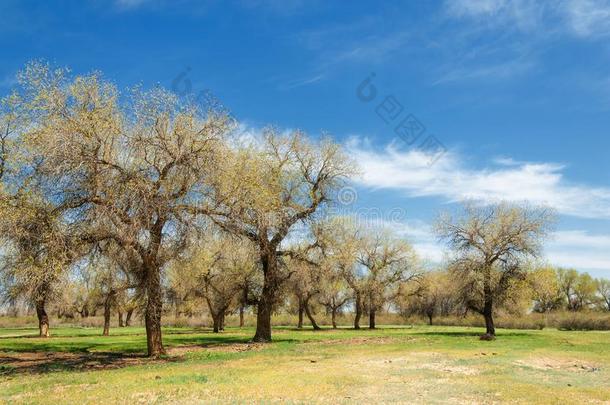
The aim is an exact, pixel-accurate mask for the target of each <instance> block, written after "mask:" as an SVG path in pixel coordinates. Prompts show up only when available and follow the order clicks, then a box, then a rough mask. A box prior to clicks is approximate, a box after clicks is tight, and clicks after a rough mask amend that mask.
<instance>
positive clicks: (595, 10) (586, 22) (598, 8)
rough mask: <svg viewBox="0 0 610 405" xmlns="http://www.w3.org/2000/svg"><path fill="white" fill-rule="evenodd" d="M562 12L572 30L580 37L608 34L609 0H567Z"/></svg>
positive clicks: (609, 23) (609, 30) (609, 28)
mask: <svg viewBox="0 0 610 405" xmlns="http://www.w3.org/2000/svg"><path fill="white" fill-rule="evenodd" d="M564 12H565V18H566V20H567V23H568V24H569V26H570V28H571V29H572V32H573V33H574V34H576V35H578V36H581V37H597V36H606V35H609V34H610V1H604V0H568V1H565V2H564Z"/></svg>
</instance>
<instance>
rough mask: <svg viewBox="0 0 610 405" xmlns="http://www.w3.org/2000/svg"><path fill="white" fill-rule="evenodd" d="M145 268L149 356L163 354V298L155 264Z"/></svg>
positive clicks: (145, 314)
mask: <svg viewBox="0 0 610 405" xmlns="http://www.w3.org/2000/svg"><path fill="white" fill-rule="evenodd" d="M145 270H146V276H147V280H146V295H147V297H146V309H145V313H144V323H145V326H146V345H147V347H148V356H149V357H158V356H160V355H162V354H165V349H164V348H163V340H162V336H161V314H162V310H163V300H162V291H161V274H160V272H159V269H158V268H157V267H156V266H148V268H147V269H145Z"/></svg>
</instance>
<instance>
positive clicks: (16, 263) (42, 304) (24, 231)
mask: <svg viewBox="0 0 610 405" xmlns="http://www.w3.org/2000/svg"><path fill="white" fill-rule="evenodd" d="M0 212H1V213H2V216H3V221H2V222H0V235H1V237H2V239H3V240H4V246H3V258H2V259H3V260H2V267H1V270H2V276H3V283H4V284H5V286H7V289H8V292H9V296H10V297H20V296H21V297H27V299H28V300H29V302H30V303H32V305H33V306H34V307H35V309H36V315H37V317H38V326H39V332H40V336H41V337H48V336H49V335H50V332H49V316H48V313H47V305H48V303H49V302H50V301H51V300H53V299H54V298H55V297H56V296H57V295H59V293H60V288H59V287H60V285H61V284H62V283H63V282H64V281H65V276H66V273H67V269H68V267H69V265H70V263H71V262H72V261H73V260H74V257H75V255H76V253H75V251H74V247H75V244H74V241H73V240H72V239H71V238H70V237H69V236H68V232H67V230H66V227H65V226H64V225H63V224H62V221H61V219H60V217H61V215H60V213H58V212H57V211H56V210H55V209H54V207H53V206H52V205H50V204H48V203H47V202H46V201H45V200H44V199H42V198H41V197H40V196H37V195H34V194H30V193H25V194H21V193H19V194H17V195H14V196H12V197H10V198H4V199H2V201H1V207H0Z"/></svg>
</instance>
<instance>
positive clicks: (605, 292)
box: [595, 278, 610, 311]
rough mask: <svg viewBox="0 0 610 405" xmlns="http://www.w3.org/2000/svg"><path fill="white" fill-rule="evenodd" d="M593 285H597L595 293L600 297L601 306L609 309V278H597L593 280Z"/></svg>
mask: <svg viewBox="0 0 610 405" xmlns="http://www.w3.org/2000/svg"><path fill="white" fill-rule="evenodd" d="M595 286H596V287H597V293H598V294H599V296H600V297H601V303H602V305H601V307H602V308H605V309H606V311H610V280H607V279H605V278H598V279H596V280H595Z"/></svg>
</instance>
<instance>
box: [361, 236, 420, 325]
mask: <svg viewBox="0 0 610 405" xmlns="http://www.w3.org/2000/svg"><path fill="white" fill-rule="evenodd" d="M357 260H358V263H359V264H360V266H361V269H362V270H363V271H364V286H365V288H366V302H367V306H368V312H369V328H370V329H375V327H376V322H375V320H376V314H377V312H378V311H379V310H380V309H381V308H382V305H383V304H384V303H385V302H386V301H387V299H388V298H389V297H390V296H391V294H395V293H396V292H397V291H398V287H399V285H400V284H401V283H406V282H408V281H411V280H414V279H415V278H416V277H417V276H418V271H419V268H418V263H417V257H416V255H415V252H414V250H413V248H412V247H411V245H410V244H408V243H407V242H405V241H403V240H400V239H397V238H395V237H394V236H393V235H391V234H390V233H388V232H377V233H375V234H373V235H372V236H367V237H364V238H362V240H361V244H360V249H359V252H358V257H357Z"/></svg>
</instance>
